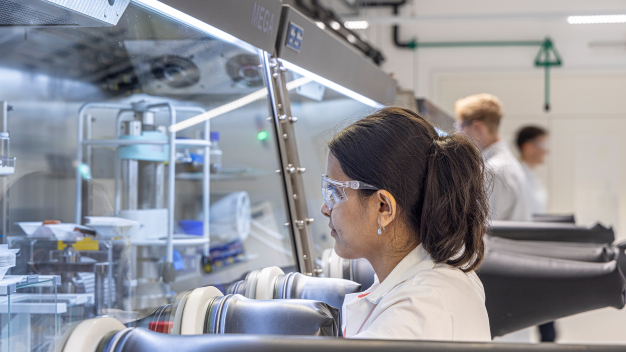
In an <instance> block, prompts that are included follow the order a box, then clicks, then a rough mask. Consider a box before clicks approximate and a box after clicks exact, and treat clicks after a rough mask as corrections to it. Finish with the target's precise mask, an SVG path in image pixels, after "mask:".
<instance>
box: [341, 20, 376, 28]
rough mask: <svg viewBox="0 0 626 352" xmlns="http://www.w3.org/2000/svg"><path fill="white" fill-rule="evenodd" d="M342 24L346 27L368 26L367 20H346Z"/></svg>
mask: <svg viewBox="0 0 626 352" xmlns="http://www.w3.org/2000/svg"><path fill="white" fill-rule="evenodd" d="M343 25H344V26H345V27H346V28H348V29H367V28H368V27H369V26H370V24H369V22H367V21H346V22H344V23H343Z"/></svg>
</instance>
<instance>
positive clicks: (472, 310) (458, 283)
mask: <svg viewBox="0 0 626 352" xmlns="http://www.w3.org/2000/svg"><path fill="white" fill-rule="evenodd" d="M342 314H343V317H344V319H343V326H342V329H343V331H344V336H345V337H347V338H370V339H407V340H418V339H419V340H447V341H491V333H490V331H489V318H488V316H487V309H486V308H485V291H484V289H483V285H482V283H481V282H480V279H479V278H478V276H476V274H475V273H474V272H471V273H469V274H465V273H464V272H462V271H461V270H460V269H454V268H452V267H450V266H448V265H441V264H435V263H434V262H433V261H432V259H431V258H430V255H429V254H428V253H427V252H426V250H424V248H423V247H422V245H421V244H420V245H419V246H417V247H416V248H415V249H414V250H413V251H411V253H409V254H408V255H407V256H406V257H405V258H404V259H403V260H402V261H401V262H400V263H399V264H398V265H397V266H396V268H395V269H393V271H392V272H391V274H389V276H388V277H387V278H386V279H385V281H383V283H382V284H380V283H379V282H378V278H376V281H375V282H374V284H373V285H372V287H370V288H369V289H368V290H367V291H365V292H363V293H354V294H349V295H346V299H345V301H344V304H343V308H342Z"/></svg>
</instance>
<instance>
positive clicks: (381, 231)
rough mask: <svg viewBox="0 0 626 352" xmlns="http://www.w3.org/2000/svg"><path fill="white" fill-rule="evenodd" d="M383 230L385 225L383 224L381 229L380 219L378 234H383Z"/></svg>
mask: <svg viewBox="0 0 626 352" xmlns="http://www.w3.org/2000/svg"><path fill="white" fill-rule="evenodd" d="M383 231H385V227H384V226H383V227H382V230H381V226H380V221H379V222H378V236H380V235H382V234H383Z"/></svg>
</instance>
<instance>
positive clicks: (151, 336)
mask: <svg viewBox="0 0 626 352" xmlns="http://www.w3.org/2000/svg"><path fill="white" fill-rule="evenodd" d="M127 334H128V336H126V338H125V339H124V341H123V343H120V344H118V348H117V349H116V350H115V352H171V351H176V352H240V351H245V352H292V351H297V352H317V351H323V352H388V351H394V352H425V351H428V352H461V351H469V352H483V351H485V352H486V351H488V352H526V351H531V352H574V351H577V352H580V351H586V352H613V351H624V346H611V345H561V344H522V343H519V344H518V343H515V344H512V343H508V344H507V343H493V342H488V343H469V342H466V343H464V342H429V341H400V340H360V339H337V338H323V337H292V336H272V335H263V336H259V335H193V336H180V335H165V334H158V333H155V332H152V331H148V330H145V329H140V328H138V329H134V330H132V331H130V332H129V333H127ZM107 352H113V351H107Z"/></svg>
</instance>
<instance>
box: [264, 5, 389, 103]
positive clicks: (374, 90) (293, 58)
mask: <svg viewBox="0 0 626 352" xmlns="http://www.w3.org/2000/svg"><path fill="white" fill-rule="evenodd" d="M291 23H294V24H295V25H297V26H298V27H301V28H302V30H303V38H302V45H301V46H300V48H299V51H296V50H294V49H292V48H290V47H288V46H287V45H286V44H287V37H288V34H289V33H288V31H289V25H290V24H291ZM276 43H277V44H276V53H277V56H278V58H280V59H283V60H286V61H289V62H290V63H292V64H295V65H298V66H300V67H302V68H304V69H306V70H308V71H311V72H313V73H315V74H317V75H320V76H322V77H324V78H326V79H328V80H331V81H333V82H334V83H337V84H339V85H341V86H343V87H345V88H348V89H350V90H353V91H355V92H357V93H359V94H361V95H363V96H365V97H368V98H370V99H372V100H374V101H376V102H378V103H381V104H383V105H390V104H391V103H393V101H394V96H395V92H396V81H395V80H394V79H393V78H391V76H389V75H388V74H386V73H385V72H383V71H382V70H381V69H379V68H378V67H376V66H375V65H374V64H373V63H371V61H370V60H368V59H366V58H365V57H363V56H362V55H361V54H360V53H359V52H357V51H356V50H355V49H353V48H351V47H350V46H349V45H347V44H346V43H344V42H343V41H341V40H339V39H338V38H335V37H334V36H333V35H332V34H330V33H329V32H327V31H325V30H323V29H321V28H319V27H318V26H317V25H316V24H315V22H313V21H311V20H310V19H308V18H307V17H306V16H304V15H303V14H301V13H300V12H298V11H297V10H295V9H294V8H292V7H290V6H288V5H284V6H283V11H282V16H281V23H280V31H279V33H278V41H277V42H276Z"/></svg>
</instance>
